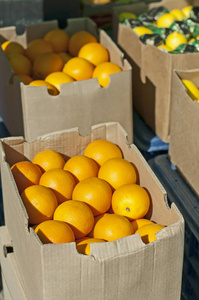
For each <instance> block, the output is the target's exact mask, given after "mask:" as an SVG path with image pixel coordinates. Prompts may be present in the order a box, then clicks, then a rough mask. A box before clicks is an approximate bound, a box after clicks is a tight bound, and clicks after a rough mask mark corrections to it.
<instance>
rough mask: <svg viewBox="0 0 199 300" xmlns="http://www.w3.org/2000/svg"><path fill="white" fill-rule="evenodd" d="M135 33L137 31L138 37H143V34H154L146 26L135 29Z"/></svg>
mask: <svg viewBox="0 0 199 300" xmlns="http://www.w3.org/2000/svg"><path fill="white" fill-rule="evenodd" d="M133 31H135V33H137V35H139V36H141V35H143V34H152V33H153V31H152V30H151V29H149V28H147V27H145V26H139V27H135V28H133Z"/></svg>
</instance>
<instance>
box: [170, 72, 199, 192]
mask: <svg viewBox="0 0 199 300" xmlns="http://www.w3.org/2000/svg"><path fill="white" fill-rule="evenodd" d="M181 79H187V80H190V81H191V82H193V83H194V84H195V85H196V86H197V87H199V70H198V69H197V70H196V69H195V70H192V71H180V70H174V75H173V84H172V106H171V140H170V146H169V157H170V160H171V162H172V163H173V164H174V165H175V166H176V167H177V169H178V170H179V171H180V173H181V174H182V176H183V177H184V178H185V180H186V181H187V182H188V183H189V185H190V186H191V187H192V189H193V190H194V191H195V192H196V193H197V195H199V187H198V178H199V171H198V166H199V159H198V150H199V139H198V132H199V124H198V114H199V103H198V102H197V101H193V100H192V99H191V97H190V96H189V95H188V93H187V89H186V87H185V86H184V84H183V83H182V81H181Z"/></svg>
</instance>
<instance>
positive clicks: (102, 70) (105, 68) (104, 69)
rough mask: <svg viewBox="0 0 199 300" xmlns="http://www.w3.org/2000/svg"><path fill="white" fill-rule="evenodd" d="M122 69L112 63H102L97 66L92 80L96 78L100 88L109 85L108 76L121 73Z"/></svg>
mask: <svg viewBox="0 0 199 300" xmlns="http://www.w3.org/2000/svg"><path fill="white" fill-rule="evenodd" d="M121 71H122V69H121V68H120V67H119V66H118V65H116V64H115V63H112V62H104V63H101V64H99V65H98V66H97V67H96V68H95V70H94V71H93V76H92V77H93V78H98V82H99V84H100V85H101V86H102V87H106V86H108V85H109V82H110V77H109V75H111V74H113V73H117V72H121Z"/></svg>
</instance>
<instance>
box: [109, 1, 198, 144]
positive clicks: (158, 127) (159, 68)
mask: <svg viewBox="0 0 199 300" xmlns="http://www.w3.org/2000/svg"><path fill="white" fill-rule="evenodd" d="M193 3H194V4H195V5H199V1H188V0H183V1H177V0H176V1H175V0H174V1H170V0H167V1H161V2H157V3H151V4H145V3H139V4H132V5H128V6H119V7H115V8H114V22H115V23H114V27H115V29H114V36H115V38H114V39H115V40H117V42H118V44H119V46H120V47H121V49H122V51H124V52H125V53H126V55H127V56H126V57H127V59H128V60H129V62H130V63H131V65H132V72H133V75H132V79H133V81H132V85H133V106H134V108H135V110H136V111H137V112H138V113H139V115H140V116H141V117H142V118H143V120H144V121H145V122H146V124H147V125H148V126H149V127H150V128H151V129H152V130H153V131H154V132H155V133H156V134H157V135H158V136H159V137H160V138H161V139H162V140H163V141H164V142H169V140H170V106H171V81H172V71H173V69H181V70H191V69H195V66H196V65H197V64H198V63H199V55H198V53H189V54H175V55H174V54H168V53H164V52H162V51H160V50H159V49H157V48H156V47H154V46H151V45H145V44H143V43H142V42H141V41H140V40H139V37H138V36H137V35H136V33H135V32H133V31H132V30H131V29H130V28H128V27H127V26H124V25H122V24H121V23H120V24H119V26H118V27H117V24H118V15H119V13H120V12H122V11H131V12H133V13H135V14H137V15H138V14H140V13H142V12H146V11H147V10H149V9H150V8H152V7H154V6H160V5H164V6H166V7H167V8H168V9H173V8H183V7H184V6H186V5H190V4H193ZM116 34H117V38H116Z"/></svg>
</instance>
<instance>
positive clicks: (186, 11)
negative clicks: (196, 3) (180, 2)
mask: <svg viewBox="0 0 199 300" xmlns="http://www.w3.org/2000/svg"><path fill="white" fill-rule="evenodd" d="M192 8H193V5H189V6H185V7H183V9H182V13H183V15H184V16H185V18H189V17H190V11H191V10H192Z"/></svg>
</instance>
